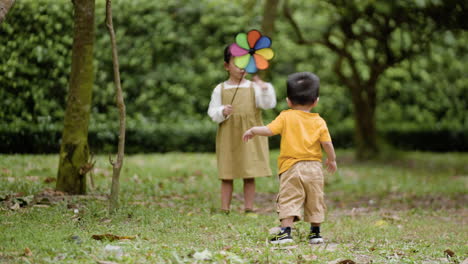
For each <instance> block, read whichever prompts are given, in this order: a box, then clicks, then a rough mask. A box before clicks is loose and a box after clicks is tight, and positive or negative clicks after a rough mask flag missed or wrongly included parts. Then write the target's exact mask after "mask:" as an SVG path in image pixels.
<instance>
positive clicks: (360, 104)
mask: <svg viewBox="0 0 468 264" xmlns="http://www.w3.org/2000/svg"><path fill="white" fill-rule="evenodd" d="M361 87H362V86H361ZM373 89H374V90H375V87H364V88H355V89H350V91H351V94H352V101H353V107H354V121H355V128H354V130H355V133H354V135H355V143H356V157H357V158H358V159H359V160H367V159H370V158H373V157H375V156H376V155H377V154H378V153H379V148H378V144H377V128H376V122H375V105H376V104H375V100H376V98H375V96H373V93H372V92H369V91H372V90H373Z"/></svg>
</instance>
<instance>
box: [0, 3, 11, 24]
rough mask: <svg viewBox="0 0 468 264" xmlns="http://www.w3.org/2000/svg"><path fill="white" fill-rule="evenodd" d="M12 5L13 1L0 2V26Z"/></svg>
mask: <svg viewBox="0 0 468 264" xmlns="http://www.w3.org/2000/svg"><path fill="white" fill-rule="evenodd" d="M14 3H15V0H0V24H2V22H3V20H5V17H6V15H7V14H8V11H10V9H11V7H12V6H13V4H14Z"/></svg>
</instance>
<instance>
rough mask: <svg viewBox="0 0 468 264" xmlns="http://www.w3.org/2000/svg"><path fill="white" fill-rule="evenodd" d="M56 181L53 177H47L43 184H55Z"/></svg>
mask: <svg viewBox="0 0 468 264" xmlns="http://www.w3.org/2000/svg"><path fill="white" fill-rule="evenodd" d="M55 181H56V179H55V178H54V177H47V178H45V179H44V183H51V182H55Z"/></svg>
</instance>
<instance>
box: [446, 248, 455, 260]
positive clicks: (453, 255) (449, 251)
mask: <svg viewBox="0 0 468 264" xmlns="http://www.w3.org/2000/svg"><path fill="white" fill-rule="evenodd" d="M444 253H445V255H447V256H449V257H451V258H453V257H455V252H453V251H452V250H450V249H446V250H445V251H444Z"/></svg>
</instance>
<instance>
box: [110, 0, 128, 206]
mask: <svg viewBox="0 0 468 264" xmlns="http://www.w3.org/2000/svg"><path fill="white" fill-rule="evenodd" d="M106 26H107V29H108V31H109V36H110V39H111V44H112V64H113V69H114V84H115V89H116V93H117V96H116V101H117V107H118V108H119V120H120V123H119V124H120V125H119V145H118V151H117V161H116V162H113V161H112V160H111V164H112V187H111V195H110V202H109V211H110V212H111V213H112V212H113V211H115V210H116V209H117V208H118V206H119V190H120V170H121V169H122V165H123V159H124V149H125V103H124V99H123V94H122V86H121V85H120V70H119V56H118V52H117V41H116V40H115V33H114V25H113V23H112V1H111V0H106Z"/></svg>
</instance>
